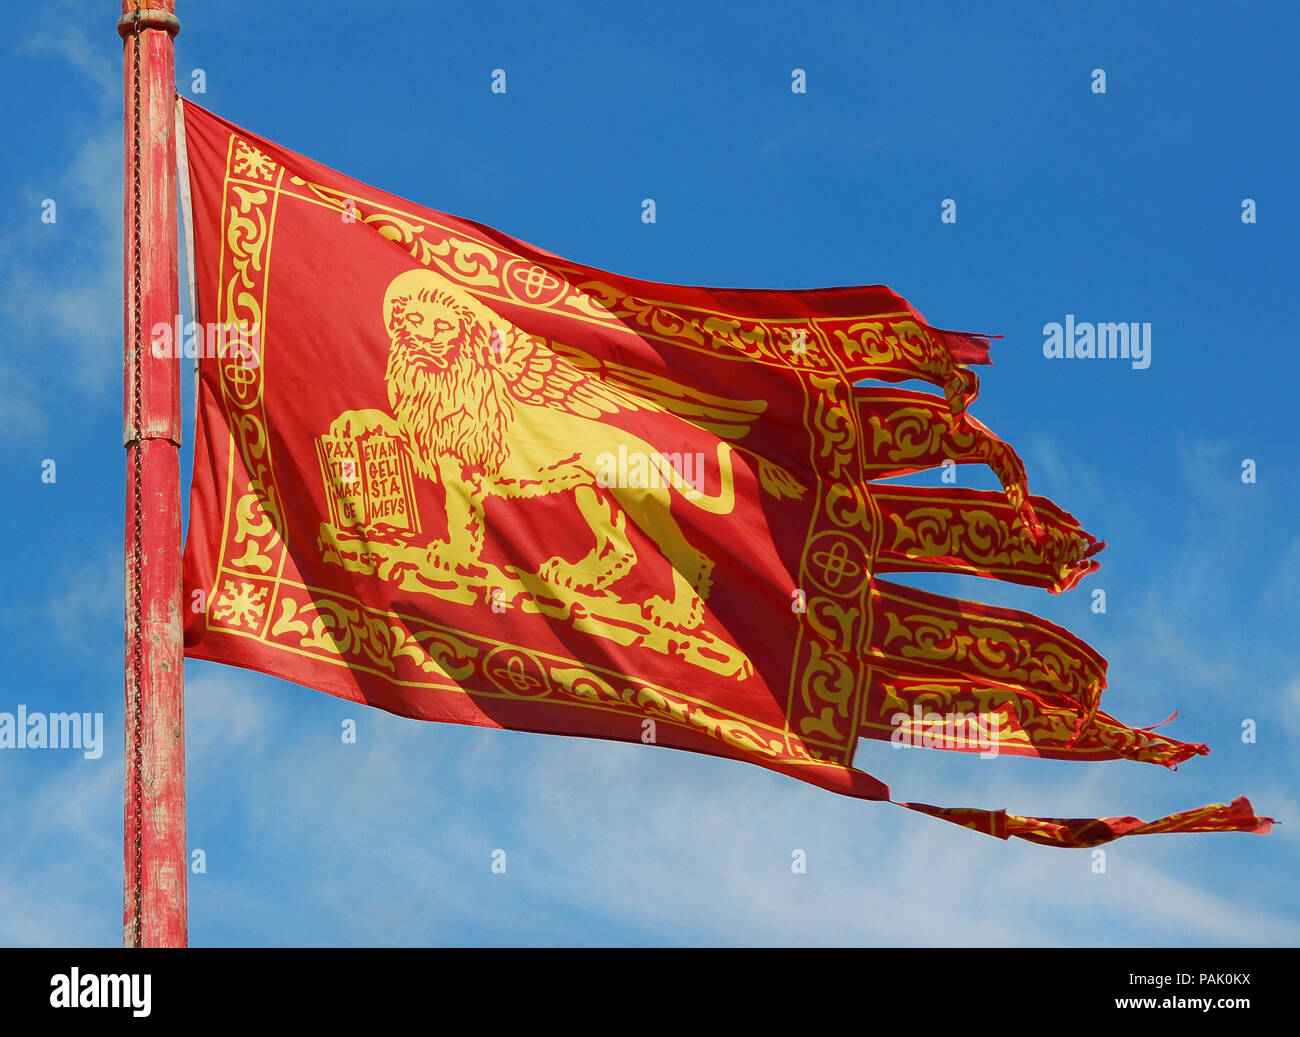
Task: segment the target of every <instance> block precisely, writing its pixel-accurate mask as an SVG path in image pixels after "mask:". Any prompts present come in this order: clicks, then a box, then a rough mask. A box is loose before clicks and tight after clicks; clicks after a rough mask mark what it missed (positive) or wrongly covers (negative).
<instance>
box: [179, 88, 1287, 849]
mask: <svg viewBox="0 0 1300 1037" xmlns="http://www.w3.org/2000/svg"><path fill="white" fill-rule="evenodd" d="M183 117H184V118H183V129H184V150H185V154H186V161H187V165H188V180H189V187H190V195H191V199H192V201H191V207H192V216H191V221H192V232H191V234H190V237H191V239H192V248H193V256H194V268H193V270H194V277H195V281H196V288H197V315H196V321H197V322H198V326H197V328H191V329H189V331H190V332H191V334H190V335H189V336H182V335H180V334H179V333H180V332H182V331H183V330H184V329H179V328H177V329H174V331H166V330H164V329H157V331H158V336H157V338H156V339H155V341H154V343H153V348H154V349H155V350H156V351H157V352H158V353H159V354H160V355H164V354H165V351H166V350H169V349H170V350H172V351H183V352H184V353H185V354H186V355H189V354H190V353H191V352H193V353H197V354H198V355H200V357H201V359H200V362H199V365H198V366H199V384H198V403H197V408H198V417H197V428H196V435H195V460H194V480H193V485H192V490H191V500H190V524H189V530H188V535H187V541H186V547H185V556H184V580H185V592H186V600H187V601H188V602H190V603H191V608H190V610H189V611H188V612H187V615H186V617H185V646H186V647H185V650H186V654H187V655H188V656H190V657H191V658H199V659H208V660H212V661H216V662H222V663H228V664H232V665H237V666H244V667H249V668H251V669H255V670H260V671H263V672H265V673H269V674H274V675H276V676H278V677H282V678H285V679H287V680H291V681H296V682H298V683H299V684H303V685H306V686H307V687H311V688H315V689H319V690H321V691H324V692H328V693H330V694H333V695H337V696H339V697H341V698H345V699H349V700H352V701H356V702H364V703H367V704H369V705H372V706H377V707H379V708H381V709H384V710H387V711H389V712H392V713H396V714H399V715H401V716H405V717H412V718H417V719H421V720H430V721H441V722H447V723H460V724H472V725H478V726H485V727H499V728H508V729H511V730H518V731H532V732H545V733H550V734H563V735H577V736H587V737H596V738H606V739H615V740H620V741H627V742H637V743H646V744H654V745H658V746H666V747H671V748H675V749H684V750H690V751H695V752H701V753H708V754H711V755H715V756H722V757H729V758H732V759H736V760H742V761H747V762H749V763H754V764H758V765H760V766H763V767H766V768H769V769H771V770H774V771H777V772H780V773H782V774H785V775H788V776H790V777H794V778H797V779H799V780H802V781H806V782H809V783H812V784H814V785H817V786H820V787H822V788H824V789H829V790H831V791H834V792H838V793H842V794H845V795H849V796H855V797H859V798H863V799H870V800H882V801H884V800H889V799H890V792H889V789H888V788H887V787H886V786H885V785H884V784H883V783H882V782H880V781H879V780H877V779H876V778H874V777H872V776H871V775H869V774H867V773H865V772H864V771H861V770H858V769H856V768H855V767H854V766H853V756H854V751H855V749H856V747H857V745H858V743H859V740H860V739H861V738H864V737H865V738H874V739H884V740H888V741H895V742H897V741H899V740H900V739H902V740H906V741H908V743H909V744H915V745H921V746H928V747H933V748H938V749H946V750H954V751H967V752H982V753H985V754H990V755H991V754H993V753H999V754H1000V753H1005V754H1016V755H1028V756H1040V757H1047V758H1055V759H1077V760H1113V759H1129V760H1137V761H1143V762H1149V763H1157V764H1161V765H1164V766H1167V767H1172V766H1174V765H1175V764H1177V763H1179V762H1181V761H1183V760H1185V759H1187V758H1189V757H1191V756H1193V755H1197V754H1202V753H1205V752H1206V751H1207V750H1206V748H1205V747H1204V746H1202V745H1195V744H1189V743H1184V742H1179V741H1175V740H1174V739H1172V738H1169V737H1168V736H1166V735H1164V734H1161V733H1158V732H1157V731H1155V730H1150V729H1135V728H1132V727H1129V726H1127V725H1125V724H1123V723H1121V722H1120V721H1118V720H1116V719H1115V718H1113V717H1112V716H1111V715H1110V714H1108V713H1107V712H1105V711H1104V710H1103V709H1102V708H1101V693H1102V689H1103V688H1104V687H1105V684H1106V664H1105V661H1104V660H1103V659H1102V658H1101V657H1100V656H1099V655H1098V654H1097V653H1096V652H1094V651H1093V650H1092V649H1091V648H1089V646H1088V645H1086V644H1085V643H1084V642H1082V641H1081V640H1079V639H1078V638H1077V637H1074V636H1073V635H1071V634H1070V633H1068V632H1067V631H1065V630H1063V629H1061V628H1060V627H1057V626H1055V625H1053V624H1051V623H1049V622H1047V621H1046V620H1043V619H1040V618H1037V617H1035V616H1032V615H1029V614H1027V613H1022V612H1016V611H1012V610H1009V609H1002V608H993V607H989V606H986V605H981V604H978V603H975V602H969V601H959V600H955V599H950V598H944V597H940V596H937V595H935V594H931V593H926V592H923V591H920V590H917V589H914V588H912V587H908V586H905V585H904V584H902V583H899V582H895V581H891V580H889V579H887V578H886V577H887V576H888V575H889V574H903V573H917V572H952V573H968V574H975V575H979V576H983V577H987V578H991V579H1000V580H1008V581H1013V582H1017V583H1022V584H1028V585H1031V586H1035V587H1041V588H1044V589H1046V590H1048V591H1052V592H1060V591H1064V590H1067V589H1069V588H1071V587H1073V586H1074V585H1075V584H1076V583H1077V582H1078V581H1079V580H1080V579H1081V578H1083V577H1084V576H1085V575H1087V574H1088V573H1089V572H1091V571H1092V570H1093V569H1095V568H1096V565H1097V563H1096V561H1095V560H1094V558H1093V556H1094V555H1095V553H1096V552H1097V550H1098V549H1099V548H1100V547H1101V546H1102V545H1101V544H1100V543H1099V542H1098V541H1097V540H1095V539H1094V538H1093V537H1092V536H1091V535H1090V534H1088V533H1087V532H1085V531H1084V530H1083V528H1082V527H1081V526H1080V524H1079V523H1078V522H1077V521H1076V520H1075V519H1074V518H1073V517H1072V516H1071V515H1070V514H1068V513H1067V512H1065V511H1063V510H1061V509H1060V508H1058V507H1056V506H1055V505H1054V504H1052V503H1051V502H1050V501H1047V500H1045V499H1043V498H1041V497H1036V496H1033V495H1031V494H1030V493H1029V492H1028V489H1027V484H1026V477H1025V469H1024V466H1023V465H1022V463H1021V461H1020V459H1019V458H1018V457H1017V456H1016V454H1015V452H1014V451H1013V450H1012V449H1011V448H1010V447H1009V446H1008V445H1007V444H1005V443H1003V442H1002V441H1001V440H999V439H998V438H997V437H996V436H995V435H994V434H993V433H992V432H991V431H990V430H989V429H988V428H986V427H985V426H984V425H983V424H981V423H980V422H979V421H977V420H976V419H975V418H973V417H972V416H970V415H969V414H968V412H967V411H968V407H969V405H970V404H971V403H972V401H973V400H974V399H975V395H976V390H977V380H976V376H975V374H974V373H973V372H972V371H971V369H970V365H977V364H984V363H987V362H988V354H989V342H988V339H987V338H985V337H981V336H978V335H973V334H966V333H959V332H952V331H944V330H941V329H938V328H935V327H932V326H931V325H929V324H928V323H927V322H926V321H925V320H924V319H923V318H922V316H921V315H920V314H919V313H918V312H917V310H916V309H915V308H913V307H912V306H910V305H909V304H908V303H907V302H906V301H905V300H904V299H902V298H900V297H899V296H897V295H896V294H894V293H893V292H891V291H890V290H888V289H887V288H883V287H880V286H871V287H851V288H832V289H821V290H811V291H766V290H735V289H721V288H700V287H683V286H678V285H669V284H657V283H652V282H649V281H641V280H636V279H634V278H629V277H622V276H618V275H615V274H611V273H607V272H605V271H602V270H597V269H593V268H591V267H585V266H581V265H579V264H576V263H570V262H568V261H566V260H563V259H561V258H559V257H557V256H554V255H552V254H550V253H548V252H544V251H542V250H540V249H537V248H535V247H533V246H530V245H527V244H524V243H523V242H520V241H517V240H515V239H513V238H510V237H507V236H506V235H504V234H501V233H500V232H498V231H495V230H492V229H491V228H488V227H486V226H483V225H481V224H477V223H473V222H470V221H468V220H463V219H457V218H455V217H452V216H447V215H445V214H443V213H439V212H436V211H433V210H430V209H426V208H423V207H421V206H418V205H416V204H414V203H412V202H408V201H405V200H403V199H401V198H398V197H395V196H393V195H391V194H387V193H385V192H383V191H379V190H376V189H374V188H371V187H368V186H367V185H365V184H362V183H360V182H358V181H355V180H352V179H349V178H348V177H345V176H343V175H341V174H339V173H337V172H334V171H333V170H331V169H328V168H326V167H324V166H322V165H320V164H319V163H317V162H314V161H312V160H310V159H308V158H305V157H303V156H301V155H298V154H295V153H293V152H291V151H288V150H286V149H284V148H282V147H280V146H278V145H276V144H274V143H272V142H270V141H267V140H265V139H263V138H260V137H258V136H256V135H254V134H252V133H249V132H247V131H246V130H243V129H240V128H238V127H236V126H234V125H231V124H230V123H228V122H226V121H224V120H222V119H220V118H218V117H217V116H215V115H213V114H211V113H209V112H207V111H205V110H203V109H202V108H200V107H198V106H196V105H194V104H191V103H189V102H184V103H183ZM188 222H190V221H187V223H188ZM182 337H184V338H187V341H184V342H179V341H177V340H178V339H179V338H182ZM915 380H919V381H922V382H925V383H929V384H930V385H931V386H933V387H934V389H935V390H936V391H935V392H916V391H912V390H908V389H903V388H900V387H899V386H898V383H901V382H905V381H915ZM947 464H982V465H986V466H988V467H989V468H991V469H992V470H993V472H995V473H996V475H997V477H998V479H999V480H1000V482H1001V485H1002V490H1000V491H998V492H991V491H983V490H974V489H966V488H963V487H958V486H953V485H944V486H942V487H940V488H936V487H908V486H903V485H900V484H898V483H896V482H882V481H881V480H884V479H888V478H891V477H894V476H899V475H906V474H909V473H915V472H918V471H922V470H925V469H930V468H935V467H938V466H943V465H947ZM903 805H904V806H908V807H910V808H912V809H915V810H919V811H922V812H924V813H927V814H930V815H933V816H937V817H941V818H944V819H946V820H949V821H952V822H955V823H958V824H962V825H965V826H968V827H970V828H973V829H976V830H979V831H983V832H986V833H988V834H991V835H995V836H998V837H1002V838H1006V837H1008V836H1012V835H1014V836H1019V837H1021V838H1025V839H1030V840H1033V841H1037V842H1044V843H1050V844H1054V845H1064V846H1083V845H1094V844H1096V843H1099V842H1105V841H1108V840H1109V839H1112V838H1115V837H1117V836H1119V835H1124V834H1131V833H1133V832H1145V831H1217V830H1229V829H1233V830H1262V829H1264V828H1266V827H1267V823H1268V821H1267V819H1261V818H1258V817H1256V816H1255V815H1254V812H1253V810H1252V809H1251V807H1250V804H1249V803H1247V802H1246V801H1245V800H1237V801H1236V802H1235V803H1234V804H1232V805H1231V806H1223V805H1217V806H1214V807H1207V808H1203V809H1200V810H1193V811H1189V812H1186V813H1184V814H1177V815H1173V816H1172V817H1168V818H1164V819H1162V820H1161V821H1157V822H1153V823H1151V824H1143V823H1142V822H1140V821H1138V820H1136V819H1134V818H1108V819H1102V820H1094V819H1037V818H1027V817H1020V816H1016V815H1011V814H1007V813H1005V812H1003V811H988V810H968V809H945V808H940V807H934V806H929V805H926V804H906V803H905V804H903Z"/></svg>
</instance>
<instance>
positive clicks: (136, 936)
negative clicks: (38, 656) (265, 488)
mask: <svg viewBox="0 0 1300 1037" xmlns="http://www.w3.org/2000/svg"><path fill="white" fill-rule="evenodd" d="M175 10H176V0H122V2H121V11H122V17H121V20H120V21H119V22H118V23H117V31H118V34H119V35H120V36H121V37H122V42H123V49H122V56H123V68H124V79H123V83H124V100H125V107H124V113H125V120H124V127H123V130H124V133H123V137H124V145H125V146H124V154H125V167H124V173H125V175H124V181H123V187H124V202H125V204H124V210H123V212H124V219H123V230H124V235H123V238H124V241H123V245H124V253H123V256H124V266H123V272H124V287H125V293H124V298H123V302H124V311H125V319H124V328H125V338H124V343H123V387H124V394H123V442H124V444H125V446H126V538H125V540H126V545H125V546H126V552H125V563H126V564H125V574H126V681H125V683H126V724H125V728H126V730H125V742H126V783H125V797H124V801H125V810H124V818H125V824H124V829H123V848H124V864H125V875H124V883H123V892H124V896H123V911H122V942H123V945H124V946H127V947H183V946H185V945H186V943H187V940H188V921H187V901H186V888H185V880H186V865H187V853H186V845H185V708H184V707H185V703H184V698H185V689H184V677H183V669H182V662H183V646H182V642H181V620H182V611H181V610H182V608H183V606H184V603H183V601H182V594H181V501H180V440H181V391H180V384H181V383H180V364H179V363H178V361H177V360H176V359H175V358H174V357H173V358H171V359H164V358H159V357H155V356H154V355H153V352H152V349H151V335H150V329H152V328H153V327H155V326H156V325H157V324H160V323H162V324H167V325H168V326H172V325H173V323H174V321H175V315H176V312H177V304H178V302H177V300H178V284H177V271H176V138H175V114H174V105H173V100H174V97H175V94H176V88H175V67H174V56H173V46H172V38H173V37H174V36H175V35H176V33H177V32H178V31H179V29H180V23H179V22H178V21H177V20H176V14H175ZM173 345H175V346H179V343H174V344H173Z"/></svg>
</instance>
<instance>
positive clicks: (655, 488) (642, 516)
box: [330, 268, 763, 631]
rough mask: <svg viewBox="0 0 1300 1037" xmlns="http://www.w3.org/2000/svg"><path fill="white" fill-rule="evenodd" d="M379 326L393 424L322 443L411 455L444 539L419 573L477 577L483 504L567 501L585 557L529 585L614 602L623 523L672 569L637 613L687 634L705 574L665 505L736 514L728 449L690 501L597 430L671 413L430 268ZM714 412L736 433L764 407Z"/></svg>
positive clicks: (627, 564)
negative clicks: (610, 473)
mask: <svg viewBox="0 0 1300 1037" xmlns="http://www.w3.org/2000/svg"><path fill="white" fill-rule="evenodd" d="M384 323H385V326H386V328H387V330H388V333H389V336H390V339H391V348H390V351H389V354H388V366H387V371H386V374H385V378H386V381H387V387H388V402H389V407H390V409H391V412H392V413H391V414H390V413H387V412H385V411H380V410H361V411H347V412H344V413H343V414H342V415H340V416H339V417H338V419H336V420H335V422H334V423H333V425H332V426H331V428H330V434H331V435H333V436H344V437H346V436H360V435H362V434H364V433H366V432H382V433H384V434H388V435H392V436H395V437H396V438H398V439H399V440H401V441H403V442H404V443H405V445H406V447H407V449H408V450H409V451H410V456H411V461H412V463H413V465H414V468H415V470H416V472H418V473H419V474H420V475H423V476H424V477H426V478H428V479H432V480H436V481H438V482H440V483H441V484H442V486H443V488H444V491H445V494H446V501H447V530H448V532H447V539H446V541H442V542H435V543H433V544H430V545H428V550H427V555H426V556H424V558H423V559H422V564H421V568H426V567H427V569H428V570H429V571H430V572H431V573H435V574H436V573H437V572H438V571H441V572H444V573H452V572H456V571H459V572H462V573H463V572H466V571H467V569H466V567H469V569H473V570H477V571H486V570H484V569H482V567H481V564H480V555H481V552H482V549H483V537H484V502H485V501H486V499H487V498H488V497H500V498H505V499H513V500H518V499H528V498H536V497H541V496H544V495H547V494H553V493H560V492H572V494H573V499H574V501H575V502H576V504H577V507H578V510H579V511H580V512H581V514H582V517H583V519H584V520H585V522H586V524H587V525H588V526H589V527H590V529H591V532H592V534H593V535H594V537H595V541H596V542H595V546H594V547H593V548H592V549H591V551H590V552H589V553H588V554H587V555H586V556H585V557H584V558H582V559H581V560H579V561H577V562H573V561H569V560H566V559H563V558H560V557H552V558H550V559H548V560H546V561H544V562H542V564H541V565H540V567H539V568H538V569H537V570H536V572H535V573H530V576H531V577H532V582H533V583H534V584H536V583H537V581H541V582H542V583H543V584H545V585H547V586H549V587H552V588H555V589H560V588H567V589H570V590H572V591H576V592H581V593H582V595H583V596H584V598H586V599H587V600H590V595H593V594H595V595H600V596H604V597H613V593H612V592H611V591H609V590H608V588H609V587H610V585H611V584H613V583H615V582H616V581H617V580H619V579H620V578H621V577H623V576H624V575H626V574H627V573H628V572H629V571H630V570H631V569H632V567H633V565H634V564H635V563H636V554H635V551H634V549H633V547H632V544H631V542H630V541H629V539H628V536H627V526H626V520H627V519H629V518H630V519H631V520H632V522H633V523H635V525H636V526H637V527H638V528H639V529H640V530H641V531H642V532H643V533H644V534H645V535H646V536H647V537H648V538H649V539H650V540H651V541H652V542H653V543H654V544H655V546H656V547H657V548H658V549H659V551H660V552H661V553H662V554H663V556H664V558H666V559H667V560H668V562H669V564H670V565H671V566H672V571H673V576H672V579H673V589H672V593H671V594H670V595H669V596H667V597H658V596H656V597H652V598H651V599H650V600H648V601H646V602H644V603H643V604H642V605H641V606H640V614H641V615H642V616H643V617H644V619H645V620H647V621H649V622H651V623H653V624H655V625H656V626H659V627H663V626H672V627H676V628H678V629H681V630H686V631H690V630H694V629H695V628H697V627H699V626H700V625H701V623H702V622H703V618H704V599H705V598H706V597H707V596H708V593H709V589H710V586H711V582H712V571H713V562H712V561H711V560H710V559H709V558H708V556H707V555H705V554H704V553H703V552H701V551H698V550H696V549H695V548H694V547H692V546H691V544H690V543H689V542H688V541H687V539H686V537H685V536H684V535H683V533H682V531H681V528H680V527H679V526H678V524H677V521H676V519H675V518H674V517H673V507H674V505H675V504H679V503H680V502H687V503H688V504H689V506H691V507H696V508H700V509H702V510H704V511H706V512H709V513H711V514H714V515H725V514H727V513H729V512H730V511H731V510H732V507H733V504H734V500H735V497H734V487H733V473H732V454H733V448H732V446H731V445H730V444H729V443H727V442H725V441H723V440H721V439H719V441H718V445H717V471H718V477H719V483H720V488H719V490H718V492H717V494H716V495H715V496H708V495H705V494H703V493H701V492H699V491H698V489H697V488H696V487H694V486H690V485H688V484H687V482H686V480H685V479H684V478H683V476H682V474H681V473H680V472H679V471H678V470H677V469H676V468H675V467H674V466H673V464H672V463H671V461H670V460H669V459H668V458H669V455H666V454H664V453H663V452H662V451H659V450H657V449H655V447H653V446H652V445H651V444H650V443H647V442H645V441H644V440H642V439H641V438H639V437H638V436H636V435H633V434H632V433H629V432H627V431H626V430H624V429H622V428H620V427H619V426H618V425H616V424H613V423H609V422H606V421H604V420H602V419H604V418H605V417H606V416H608V415H612V414H616V413H618V412H620V411H627V410H653V411H661V412H662V411H665V410H666V409H667V408H665V407H663V406H661V405H659V404H658V403H656V402H654V400H652V399H649V398H647V397H645V396H642V395H634V394H633V393H631V392H628V391H625V390H623V389H621V388H619V387H617V386H615V385H613V384H611V383H609V382H607V381H605V380H602V379H597V378H593V377H591V376H589V375H587V374H584V373H583V372H582V371H581V370H580V369H579V368H578V367H577V366H575V364H573V363H571V362H570V361H568V360H566V359H564V358H563V357H561V356H559V355H557V354H556V353H555V352H554V351H552V350H551V349H548V348H547V347H546V346H545V345H543V344H542V342H541V341H539V340H537V339H535V338H532V337H529V336H527V335H524V334H522V333H520V332H518V331H517V330H516V329H515V328H513V327H512V326H510V325H509V324H508V322H506V321H504V320H503V319H501V318H500V317H499V316H497V315H496V314H495V313H493V312H492V311H491V310H489V309H488V308H487V307H485V306H484V305H483V304H481V303H480V302H479V301H478V300H477V299H475V298H473V297H472V296H471V295H469V294H468V293H466V292H464V291H461V290H459V289H458V288H456V287H454V286H453V285H452V284H451V283H450V282H448V281H447V280H445V279H444V278H442V277H440V276H439V275H437V274H435V273H433V272H432V271H430V270H427V269H424V268H419V269H415V270H410V271H407V272H406V273H403V274H400V275H399V276H398V277H396V278H395V279H394V280H393V282H392V283H391V284H390V285H389V286H388V290H387V292H386V293H385V296H384ZM701 398H702V399H705V400H706V401H710V402H711V401H713V400H714V398H703V397H699V396H697V399H701ZM716 403H717V404H718V405H719V406H721V407H722V409H723V412H727V408H728V407H730V411H729V413H731V414H733V415H734V414H739V417H738V418H733V419H732V420H735V421H740V422H744V421H748V420H752V418H753V416H754V414H755V413H757V411H759V410H761V409H762V406H763V405H762V404H761V402H743V401H742V402H734V401H725V400H716ZM737 408H739V410H737ZM623 451H626V455H623V454H622V452H623ZM613 455H620V456H633V457H640V458H648V459H649V461H650V464H651V465H652V466H653V467H654V469H655V471H654V472H653V473H652V475H655V476H657V477H654V478H651V479H649V480H636V481H645V482H649V483H650V485H639V486H627V485H620V483H621V482H622V481H624V480H619V479H615V480H613V481H610V480H609V479H608V478H604V477H602V475H601V473H602V469H606V470H607V469H608V464H609V458H610V457H611V456H613ZM678 456H680V455H678ZM674 492H675V493H676V495H677V500H674ZM336 546H337V540H336ZM408 557H409V556H408Z"/></svg>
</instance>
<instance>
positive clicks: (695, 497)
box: [650, 439, 736, 515]
mask: <svg viewBox="0 0 1300 1037" xmlns="http://www.w3.org/2000/svg"><path fill="white" fill-rule="evenodd" d="M732 452H733V451H732V449H731V444H730V443H728V442H726V441H725V440H721V439H720V440H718V482H719V486H718V492H717V494H716V495H714V496H709V495H708V494H706V493H704V492H703V491H702V490H701V489H700V488H699V486H698V485H697V484H698V483H699V482H700V481H701V477H702V476H703V474H704V472H703V468H704V465H703V464H700V465H699V468H700V471H697V472H691V470H690V468H691V459H690V456H689V455H686V456H685V457H684V458H683V459H682V460H684V461H685V464H684V465H683V466H682V467H684V468H686V473H687V474H686V475H683V474H682V472H680V471H679V470H678V466H677V465H675V464H673V455H670V454H651V455H650V456H651V461H652V463H653V464H654V466H655V468H656V469H658V471H659V474H660V476H661V477H662V478H663V481H664V485H666V486H671V487H672V488H673V489H674V490H676V491H677V492H678V493H680V494H681V495H682V496H683V497H685V498H686V499H687V500H689V501H690V502H691V503H692V504H694V505H695V506H696V507H697V508H700V509H701V510H703V511H707V512H708V513H709V514H710V515H727V514H730V513H731V509H732V508H734V507H735V505H736V488H735V482H734V479H733V476H732V471H731V455H732ZM703 460H704V458H703V456H701V457H700V461H703Z"/></svg>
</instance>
